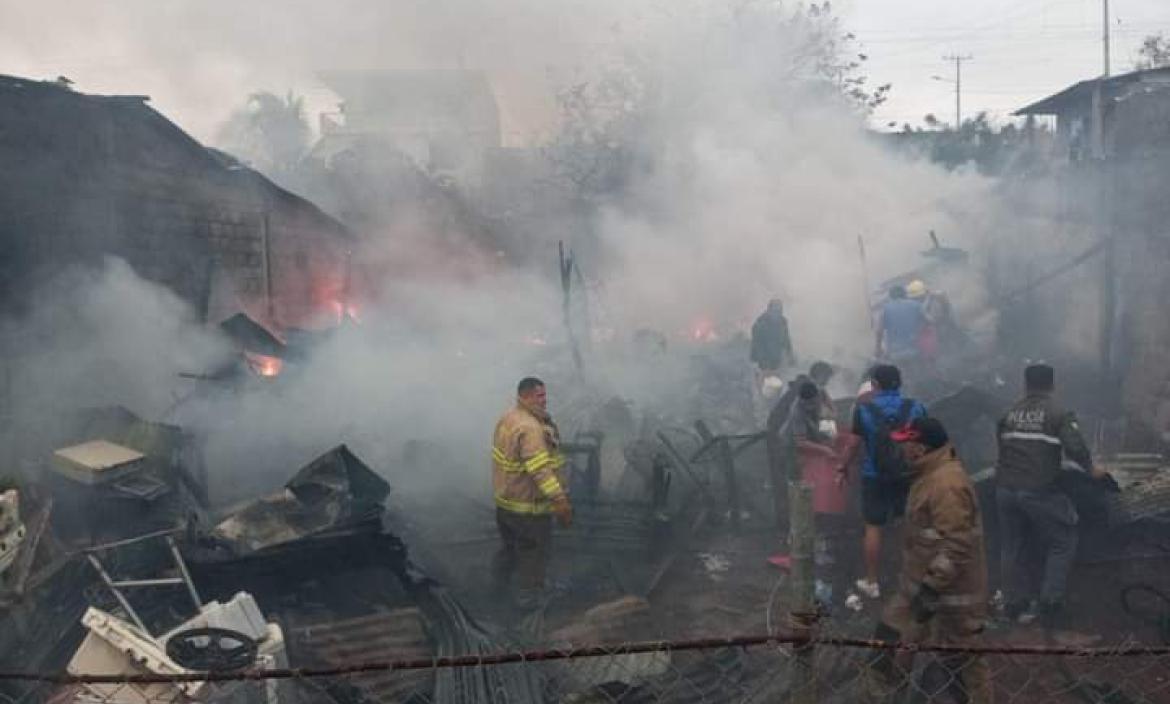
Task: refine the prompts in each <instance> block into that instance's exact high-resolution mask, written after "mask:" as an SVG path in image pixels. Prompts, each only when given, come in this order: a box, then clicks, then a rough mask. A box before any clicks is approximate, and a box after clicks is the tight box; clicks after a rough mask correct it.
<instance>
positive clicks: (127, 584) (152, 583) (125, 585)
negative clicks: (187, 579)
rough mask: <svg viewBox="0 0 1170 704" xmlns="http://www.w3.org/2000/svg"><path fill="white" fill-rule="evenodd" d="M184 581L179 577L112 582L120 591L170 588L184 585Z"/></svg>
mask: <svg viewBox="0 0 1170 704" xmlns="http://www.w3.org/2000/svg"><path fill="white" fill-rule="evenodd" d="M182 583H183V580H181V579H179V578H178V577H165V578H161V579H124V580H122V581H120V582H110V584H111V585H112V586H115V587H117V588H119V589H133V588H135V587H169V586H174V585H176V584H182Z"/></svg>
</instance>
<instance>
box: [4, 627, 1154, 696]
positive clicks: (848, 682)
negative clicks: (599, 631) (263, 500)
mask: <svg viewBox="0 0 1170 704" xmlns="http://www.w3.org/2000/svg"><path fill="white" fill-rule="evenodd" d="M980 668H982V670H983V671H984V672H985V673H986V680H985V682H986V688H984V687H982V686H980V685H979V684H978V683H976V684H975V685H974V686H973V685H972V682H973V681H976V680H978V679H979V678H978V677H975V673H976V671H977V670H978V669H980ZM30 677H32V678H35V679H38V680H39V683H38V685H37V687H35V688H34V689H33V690H31V691H30V692H29V693H28V694H26V695H24V696H23V697H20V698H19V699H9V700H8V701H11V702H17V701H19V702H22V704H23V702H53V703H54V704H57V703H62V704H63V703H64V702H95V703H97V702H100V703H102V704H115V703H116V704H123V703H126V702H134V703H136V704H154V703H156V702H157V703H159V704H162V703H164V702H166V703H175V704H178V703H180V702H196V701H202V702H217V703H223V704H237V703H239V704H252V703H257V704H260V703H263V704H290V703H292V702H306V703H308V702H326V703H328V702H347V703H348V702H353V703H363V704H364V703H367V702H370V703H374V702H378V703H380V702H412V703H414V702H426V703H431V702H433V703H436V704H438V703H446V702H507V703H513V702H515V703H522V702H523V703H528V702H561V703H565V704H569V703H572V704H593V703H598V704H601V703H610V702H622V703H630V704H635V703H636V704H658V703H665V702H670V703H672V704H691V703H696V704H697V703H701V702H745V703H746V702H760V703H763V702H793V703H794V704H804V703H806V702H809V703H810V702H841V703H842V704H844V703H847V702H899V703H911V702H914V703H918V702H986V701H995V702H1000V703H1007V702H1018V703H1020V704H1025V703H1026V704H1065V703H1068V704H1073V703H1077V704H1080V703H1084V702H1090V703H1096V704H1138V703H1141V704H1153V703H1155V702H1170V647H1158V648H1150V647H1143V646H1138V645H1121V646H1117V647H1113V648H1093V649H1070V648H1045V647H1033V646H997V645H988V646H981V647H978V648H956V647H946V646H927V645H922V646H915V645H910V644H902V643H884V642H878V641H870V640H863V639H844V638H833V639H828V638H822V639H817V638H813V639H804V638H800V637H795V636H786V637H779V636H765V635H761V636H744V637H737V638H723V639H703V640H688V641H655V642H638V643H624V644H618V645H608V646H588V647H572V648H560V649H557V648H554V649H544V650H530V651H521V650H517V651H510V652H501V653H492V654H477V655H467V656H451V657H438V658H422V659H415V660H398V661H384V662H360V661H357V662H354V663H352V664H348V665H346V666H343V667H335V668H329V669H324V668H323V669H316V670H310V669H292V670H289V669H284V670H268V671H262V670H251V671H242V672H229V673H213V674H210V675H208V674H201V675H200V674H197V675H180V676H155V675H138V676H121V677H119V676H90V675H80V676H65V675H33V674H29V673H0V678H3V679H6V680H12V679H16V678H25V679H28V678H30Z"/></svg>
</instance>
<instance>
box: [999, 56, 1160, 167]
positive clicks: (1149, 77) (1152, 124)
mask: <svg viewBox="0 0 1170 704" xmlns="http://www.w3.org/2000/svg"><path fill="white" fill-rule="evenodd" d="M1099 105H1100V114H1101V115H1102V117H1103V120H1102V124H1101V125H1100V132H1097V130H1098V127H1097V125H1096V122H1095V120H1094V117H1095V115H1096V114H1097V113H1098V106H1099ZM1013 114H1015V115H1035V116H1055V117H1056V133H1057V138H1058V140H1059V142H1060V144H1061V148H1062V149H1064V150H1067V156H1068V158H1069V159H1070V160H1071V161H1080V160H1083V159H1086V158H1090V157H1093V156H1098V157H1101V156H1114V157H1121V158H1127V157H1134V156H1139V155H1141V154H1143V153H1149V152H1150V151H1151V150H1153V149H1157V150H1165V149H1167V148H1170V67H1167V68H1155V69H1148V70H1144V71H1133V72H1131V73H1124V74H1121V75H1118V76H1111V77H1109V78H1092V79H1089V80H1085V81H1080V82H1079V83H1075V84H1073V85H1072V86H1069V87H1068V88H1065V89H1064V90H1062V91H1060V92H1059V93H1055V94H1053V95H1050V96H1048V97H1047V98H1044V99H1042V100H1038V101H1036V102H1034V103H1032V104H1030V105H1027V106H1025V107H1022V108H1020V109H1019V110H1017V111H1016V112H1015V113H1013Z"/></svg>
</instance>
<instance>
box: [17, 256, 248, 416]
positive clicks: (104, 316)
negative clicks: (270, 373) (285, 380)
mask: <svg viewBox="0 0 1170 704" xmlns="http://www.w3.org/2000/svg"><path fill="white" fill-rule="evenodd" d="M28 294H29V297H30V299H31V300H32V302H33V304H32V305H31V306H30V310H29V312H28V313H27V314H26V315H23V316H19V317H10V318H8V319H5V320H3V321H0V332H2V336H3V339H4V340H5V346H4V362H5V368H4V380H5V382H6V388H5V391H6V394H5V398H6V399H7V400H8V404H9V408H7V409H5V411H6V415H7V416H8V417H9V419H14V420H15V421H16V422H17V425H18V427H23V429H24V430H30V429H31V430H35V431H37V432H40V431H48V432H49V433H50V434H51V433H52V432H54V428H53V427H52V426H53V425H54V424H56V423H59V422H61V419H62V418H64V417H65V416H66V415H67V414H68V413H69V412H71V411H75V410H78V409H81V408H87V407H101V406H124V407H126V408H128V409H129V410H130V411H132V412H134V413H136V414H138V415H140V416H143V417H145V418H159V417H162V416H164V415H165V414H166V413H167V412H168V409H169V408H171V407H172V406H173V405H174V404H175V403H176V401H178V400H179V399H180V398H182V396H183V395H184V394H185V393H187V390H188V388H189V387H190V384H191V382H190V381H188V380H184V379H183V378H182V376H181V374H183V373H191V372H202V371H205V370H207V369H210V368H213V367H215V366H216V365H217V364H219V363H220V361H221V360H223V359H224V357H225V356H226V355H227V354H228V353H229V352H230V347H229V345H228V344H227V341H226V340H224V339H222V338H220V337H218V336H217V335H215V334H212V333H209V332H208V331H207V330H205V329H204V328H203V327H202V325H200V324H199V322H198V320H197V318H196V316H195V314H194V312H193V311H192V310H191V308H190V307H189V306H188V305H187V304H186V303H185V302H184V301H183V300H181V299H180V298H179V297H178V296H176V295H175V294H174V293H172V292H171V291H170V290H169V289H167V288H165V287H163V286H160V285H158V284H154V283H151V282H148V281H145V280H143V279H141V278H140V277H138V276H137V275H136V274H135V273H134V272H133V271H132V270H131V269H130V267H129V266H128V265H127V264H126V263H125V262H124V261H122V260H120V259H113V258H110V259H107V260H105V261H104V262H103V263H102V264H101V265H100V266H98V267H97V268H92V269H90V268H80V267H78V268H73V269H70V270H67V271H65V272H63V273H61V274H60V275H58V276H56V277H54V278H52V279H50V280H48V281H46V282H45V283H44V284H43V285H41V286H39V287H38V288H36V289H34V290H32V291H29V292H28ZM16 435H19V432H18V433H17V434H16Z"/></svg>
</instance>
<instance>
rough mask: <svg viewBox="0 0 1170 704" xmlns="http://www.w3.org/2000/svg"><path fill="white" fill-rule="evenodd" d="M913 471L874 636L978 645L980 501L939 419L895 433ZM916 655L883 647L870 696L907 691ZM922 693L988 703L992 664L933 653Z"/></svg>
mask: <svg viewBox="0 0 1170 704" xmlns="http://www.w3.org/2000/svg"><path fill="white" fill-rule="evenodd" d="M891 438H892V439H893V440H894V441H895V442H897V443H898V444H899V447H900V448H901V450H902V453H903V455H904V456H905V458H906V461H907V463H908V464H909V466H910V471H911V484H910V494H909V496H908V497H907V499H906V524H905V526H904V530H903V540H902V570H901V576H900V579H899V584H898V590H897V592H896V593H895V594H894V595H893V597H892V598H891V599H890V600H889V602H888V603H887V604H886V605H885V608H884V609H883V610H882V618H881V621H880V622H879V623H878V626H877V632H876V633H875V637H876V638H877V639H879V640H884V641H888V642H903V643H929V644H933V645H948V646H958V647H970V646H977V645H978V644H979V643H980V642H981V640H982V636H981V634H982V632H983V628H984V625H985V621H986V618H987V558H986V555H985V554H984V546H983V521H982V519H981V518H980V515H979V500H978V498H977V496H976V495H975V488H974V486H973V485H972V484H971V480H970V478H969V477H968V476H967V471H966V470H965V469H964V468H963V465H962V463H960V462H959V458H958V454H957V453H956V452H955V448H954V446H953V445H952V444H951V442H950V439H949V438H948V436H947V431H946V428H944V427H943V424H942V423H941V422H940V421H939V420H938V419H936V418H929V417H924V418H917V419H915V420H914V421H913V422H911V423H910V425H909V426H907V427H905V428H903V429H901V430H896V431H894V432H893V433H891ZM913 658H914V654H913V651H910V650H902V651H893V650H883V651H880V652H878V653H877V654H876V655H874V657H873V658H871V660H870V661H869V663H868V667H867V669H866V675H867V678H866V681H867V685H868V690H869V693H870V695H871V697H872V698H874V699H877V700H889V699H890V697H891V696H892V695H893V694H895V692H896V691H897V690H898V689H899V688H907V687H908V686H909V684H910V677H911V674H912V673H913V671H914V669H913V664H914V663H913ZM917 688H921V689H922V690H924V691H925V693H926V695H927V698H930V699H931V701H934V699H933V698H932V697H933V695H935V694H942V693H943V692H944V691H945V692H946V693H947V694H948V695H949V696H950V697H951V699H952V700H953V701H956V702H970V703H971V704H983V703H986V702H990V701H991V676H990V672H989V670H988V667H987V663H986V662H985V661H984V660H983V659H982V658H981V657H980V656H978V655H975V654H971V653H944V654H940V655H937V656H932V659H931V662H930V663H929V664H928V665H927V667H926V668H925V669H924V670H923V674H922V681H921V682H919V683H918V685H917Z"/></svg>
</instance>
